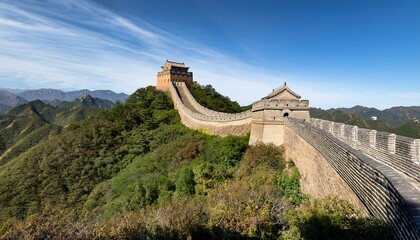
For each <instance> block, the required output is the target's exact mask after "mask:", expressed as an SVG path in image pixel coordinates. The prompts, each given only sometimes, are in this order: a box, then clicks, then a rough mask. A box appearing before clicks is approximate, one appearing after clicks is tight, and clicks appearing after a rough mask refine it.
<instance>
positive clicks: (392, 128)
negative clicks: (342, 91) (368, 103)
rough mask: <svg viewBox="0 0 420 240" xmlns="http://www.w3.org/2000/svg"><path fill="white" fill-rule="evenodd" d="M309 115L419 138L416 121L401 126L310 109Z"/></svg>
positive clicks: (417, 122)
mask: <svg viewBox="0 0 420 240" xmlns="http://www.w3.org/2000/svg"><path fill="white" fill-rule="evenodd" d="M413 108H414V107H413ZM376 111H379V110H376ZM310 114H311V117H313V118H320V119H325V120H330V121H335V122H341V123H345V124H350V125H355V126H358V127H361V128H368V129H375V130H377V131H382V132H390V133H395V134H398V135H402V136H407V137H412V138H420V123H419V121H417V120H407V121H408V122H406V123H404V124H402V125H396V124H395V123H394V122H393V121H392V120H387V119H383V120H370V119H369V120H366V119H364V118H362V117H361V116H359V115H358V114H356V113H354V114H353V113H348V112H345V111H343V110H334V111H325V110H322V109H319V108H311V109H310Z"/></svg>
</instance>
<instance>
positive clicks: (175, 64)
mask: <svg viewBox="0 0 420 240" xmlns="http://www.w3.org/2000/svg"><path fill="white" fill-rule="evenodd" d="M165 67H167V68H170V67H179V68H186V69H188V68H190V67H187V66H186V65H185V63H180V62H173V61H169V60H166V62H165V65H164V66H162V69H163V68H165Z"/></svg>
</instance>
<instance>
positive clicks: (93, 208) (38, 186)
mask: <svg viewBox="0 0 420 240" xmlns="http://www.w3.org/2000/svg"><path fill="white" fill-rule="evenodd" d="M220 107H222V106H220ZM299 178H300V177H299V172H298V170H297V168H296V167H295V166H294V165H293V162H292V161H291V160H289V159H284V157H283V149H282V148H279V147H275V146H274V145H262V144H259V145H256V146H251V147H249V146H248V136H230V137H224V138H221V137H217V136H212V135H208V134H206V133H203V132H199V131H194V130H190V129H187V128H186V127H184V126H183V125H182V124H181V123H180V120H179V116H178V113H177V112H176V111H175V110H174V109H173V105H172V102H171V101H170V98H169V96H168V95H167V94H166V93H163V92H157V91H156V90H155V88H154V87H147V88H142V89H139V90H138V91H136V92H135V93H134V94H133V95H131V96H130V97H129V98H128V99H127V101H126V103H124V104H116V106H114V108H112V109H111V110H109V111H103V112H100V113H99V114H98V115H97V116H95V117H92V118H89V119H87V120H84V121H82V122H80V123H74V124H71V125H70V126H69V127H67V128H66V129H64V130H63V132H62V133H61V134H56V135H53V136H51V137H50V138H49V139H48V140H46V141H42V142H41V143H39V144H38V145H36V146H35V147H33V148H31V149H29V150H28V151H26V152H25V153H23V154H21V155H20V156H19V157H17V158H15V159H12V160H11V161H9V162H7V163H6V164H4V165H2V166H0V179H2V181H1V183H0V224H1V225H0V237H1V238H5V239H25V238H29V239H188V238H192V239H279V238H283V239H301V238H303V239H391V238H392V236H391V235H390V229H389V227H388V226H386V225H385V224H383V223H381V222H379V221H377V220H373V219H367V218H363V217H361V214H360V212H358V211H356V210H355V209H354V208H353V207H352V206H351V205H350V204H349V203H346V202H344V201H341V200H338V199H337V198H335V197H329V198H326V199H319V200H311V199H309V197H308V196H306V195H304V194H303V193H301V191H300V187H299Z"/></svg>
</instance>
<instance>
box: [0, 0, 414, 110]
mask: <svg viewBox="0 0 420 240" xmlns="http://www.w3.org/2000/svg"><path fill="white" fill-rule="evenodd" d="M166 59H169V60H173V61H181V62H185V63H186V64H187V65H189V66H190V67H191V68H190V70H191V71H192V72H194V78H195V80H196V81H198V82H199V83H201V84H211V85H213V86H214V87H215V88H216V89H217V90H218V91H219V92H221V93H222V94H224V95H227V96H229V97H230V98H231V99H233V100H237V101H238V102H239V103H241V104H243V105H245V104H249V103H252V102H253V101H255V100H258V99H260V98H261V97H263V96H265V95H267V94H268V93H269V92H270V91H271V90H272V89H273V88H276V87H278V86H279V85H281V84H282V83H283V82H287V84H288V86H289V87H291V88H292V89H293V90H294V91H295V92H297V93H299V94H300V95H301V96H302V98H303V99H309V100H310V103H311V106H313V107H321V108H331V107H351V106H354V105H357V104H358V105H363V106H369V107H376V108H380V109H384V108H388V107H391V106H400V105H403V106H412V105H417V106H419V105H420V1H419V0H400V1H388V0H363V1H362V0H360V1H351V0H329V1H315V0H310V1H309V0H306V1H305V0H301V1H295V0H289V1H281V0H277V1H263V0H261V1H257V0H254V1H249V0H230V1H228V0H225V1H219V0H194V1H193V0H178V1H169V0H162V1H158V0H155V1H143V0H42V1H41V0H38V1H31V0H19V1H16V0H2V1H1V2H0V88H2V87H3V88H24V89H34V88H58V89H62V90H75V89H82V88H88V89H92V90H93V89H110V90H113V91H116V92H125V93H128V94H130V93H132V92H134V91H135V90H136V89H137V88H139V87H144V86H147V85H154V84H155V81H156V73H157V72H158V71H159V70H160V66H161V65H162V64H163V63H164V61H165V60H166Z"/></svg>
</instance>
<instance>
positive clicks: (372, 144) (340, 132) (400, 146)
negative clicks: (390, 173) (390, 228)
mask: <svg viewBox="0 0 420 240" xmlns="http://www.w3.org/2000/svg"><path fill="white" fill-rule="evenodd" d="M310 122H311V124H312V125H314V126H316V127H319V128H320V129H323V130H325V131H327V132H329V133H331V134H332V135H333V136H334V137H336V138H337V139H339V140H341V141H343V142H345V143H346V144H348V145H349V146H351V147H353V148H355V149H357V150H359V151H361V152H362V153H364V154H367V155H369V156H372V157H374V158H375V159H378V160H379V161H382V162H385V163H387V164H389V165H390V166H392V167H394V168H396V169H398V170H400V171H402V172H404V173H405V174H407V175H408V176H410V177H412V178H414V179H416V180H417V181H420V139H414V138H409V137H404V136H400V135H395V134H393V133H387V132H378V131H376V130H371V129H365V128H359V127H357V126H352V125H347V124H343V123H336V122H332V121H327V120H321V119H315V118H311V121H310Z"/></svg>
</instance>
